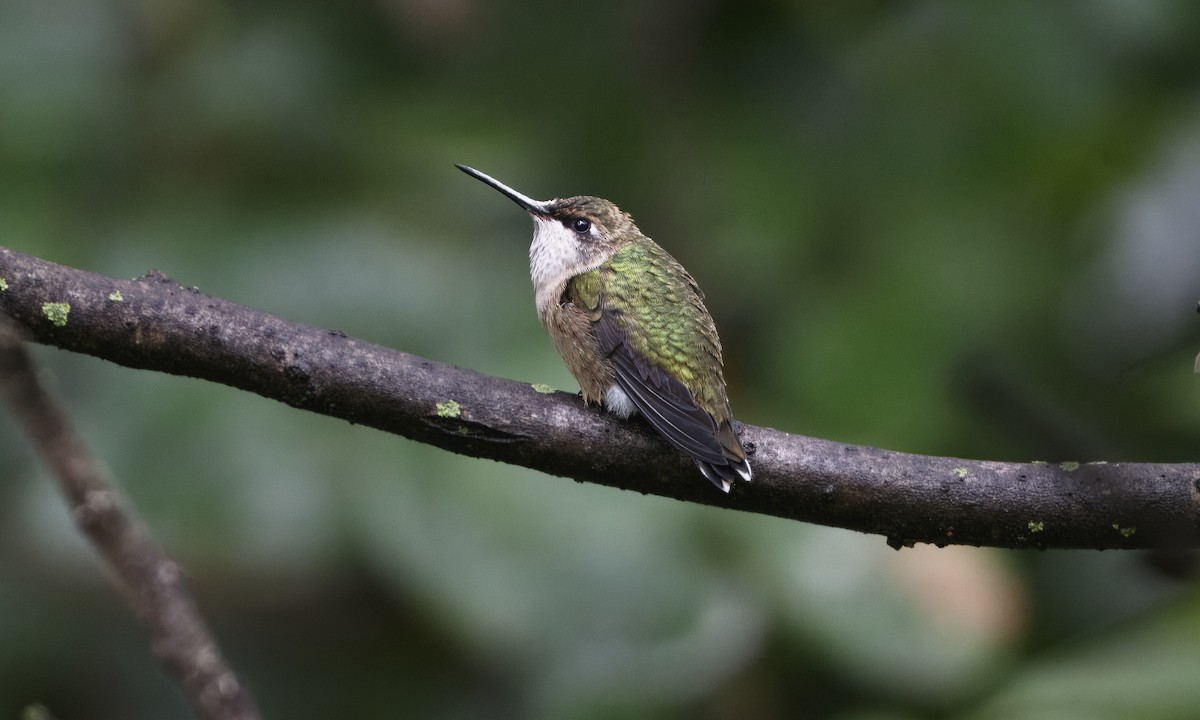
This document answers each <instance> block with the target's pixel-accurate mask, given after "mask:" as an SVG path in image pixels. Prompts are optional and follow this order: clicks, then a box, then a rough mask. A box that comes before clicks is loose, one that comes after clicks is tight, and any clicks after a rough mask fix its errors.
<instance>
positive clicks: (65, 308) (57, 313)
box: [42, 302, 71, 327]
mask: <svg viewBox="0 0 1200 720" xmlns="http://www.w3.org/2000/svg"><path fill="white" fill-rule="evenodd" d="M70 312H71V303H50V302H48V303H42V314H43V315H45V316H46V319H47V320H49V321H50V323H51V324H52V325H54V327H65V326H66V324H67V314H68V313H70Z"/></svg>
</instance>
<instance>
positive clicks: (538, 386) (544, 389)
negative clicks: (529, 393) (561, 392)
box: [529, 383, 554, 395]
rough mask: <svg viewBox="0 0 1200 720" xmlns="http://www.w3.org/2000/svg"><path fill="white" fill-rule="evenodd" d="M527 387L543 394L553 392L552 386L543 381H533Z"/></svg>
mask: <svg viewBox="0 0 1200 720" xmlns="http://www.w3.org/2000/svg"><path fill="white" fill-rule="evenodd" d="M529 387H531V388H533V391H534V392H540V393H541V394H543V395H549V394H550V393H552V392H554V388H552V387H550V386H549V385H547V384H545V383H534V384H532V385H530V386H529Z"/></svg>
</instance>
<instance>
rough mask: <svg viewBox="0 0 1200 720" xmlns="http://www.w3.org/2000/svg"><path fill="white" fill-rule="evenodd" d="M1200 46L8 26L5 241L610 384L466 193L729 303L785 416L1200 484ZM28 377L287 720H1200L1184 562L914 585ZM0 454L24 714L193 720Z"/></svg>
mask: <svg viewBox="0 0 1200 720" xmlns="http://www.w3.org/2000/svg"><path fill="white" fill-rule="evenodd" d="M1197 30H1200V6H1197V5H1195V4H1191V3H1183V2H1166V1H1146V2H1120V1H1117V0H1105V1H1103V2H1094V3H1037V2H1032V1H1022V2H1013V3H978V4H972V3H950V2H909V3H882V2H849V3H820V2H794V1H786V0H751V1H750V2H741V3H735V2H719V1H715V2H702V3H687V2H678V1H677V0H676V1H674V2H672V1H671V0H651V1H650V2H640V3H635V2H618V3H610V4H602V3H599V4H591V5H587V6H585V5H570V4H566V5H564V4H562V3H553V2H548V1H547V0H525V1H524V2H516V3H499V2H487V1H486V0H444V1H442V2H428V1H422V0H376V1H375V2H357V3H340V4H338V3H319V2H303V1H302V2H279V1H276V2H270V1H268V0H256V1H254V2H240V3H226V2H220V1H219V0H172V1H171V2H165V1H159V0H59V1H57V2H53V3H50V2H42V1H41V0H0V238H2V239H0V242H2V243H3V244H5V245H7V246H11V247H13V248H15V249H17V250H20V251H23V252H28V253H32V254H35V255H38V256H41V257H45V258H47V259H50V260H53V261H56V262H61V263H64V264H68V265H73V266H77V267H82V268H86V269H89V270H93V271H97V272H101V273H106V274H111V275H116V276H136V275H140V274H141V273H143V272H145V271H146V270H148V269H150V268H157V269H159V270H161V271H163V272H165V273H166V274H168V275H169V276H171V277H173V278H174V279H176V280H177V281H179V282H180V283H181V284H183V285H187V286H191V285H196V286H199V287H200V288H201V289H203V290H205V291H206V292H209V293H212V294H214V295H217V296H221V297H224V298H228V299H231V300H234V301H237V302H242V303H245V304H249V305H253V306H256V307H260V308H264V309H266V310H269V311H271V312H274V313H277V314H279V315H282V316H284V317H287V318H290V319H293V320H297V321H303V322H308V323H312V324H317V325H323V326H329V327H336V328H339V329H341V330H344V331H346V332H347V333H350V334H352V335H356V336H360V337H364V338H366V339H369V340H372V341H375V342H379V343H383V344H387V345H390V346H393V347H397V348H400V349H403V350H405V351H408V352H412V353H416V354H419V355H424V356H427V357H431V358H434V359H437V360H440V361H445V362H451V363H455V364H459V365H463V366H468V367H472V368H475V369H478V370H480V371H483V372H488V373H492V374H496V375H503V376H508V377H514V378H520V379H522V380H526V381H529V382H538V383H547V384H549V385H553V386H555V387H559V388H565V389H572V390H573V389H574V388H575V385H574V382H573V381H572V380H571V378H570V376H569V375H568V374H567V373H566V371H565V369H564V368H563V367H562V365H561V362H560V361H559V359H558V357H557V356H556V355H555V353H554V350H553V348H552V346H551V345H550V343H549V341H548V340H547V339H546V337H545V335H544V333H543V332H542V330H541V328H540V327H538V325H537V321H536V318H535V315H534V312H533V302H532V290H531V288H530V287H529V281H528V276H527V269H526V259H525V252H526V247H527V242H528V238H529V233H530V228H529V223H528V220H527V219H526V218H525V217H523V216H522V214H521V213H520V212H518V211H516V210H515V209H514V208H513V207H512V206H511V204H510V203H507V202H506V201H504V200H503V199H502V198H499V197H498V196H496V195H495V194H494V193H491V192H488V191H487V190H486V189H484V188H481V187H480V186H479V185H478V183H475V182H472V181H470V180H469V179H467V178H465V177H463V176H462V175H461V174H460V173H458V172H457V171H456V170H455V169H454V167H453V164H452V163H454V162H466V163H470V164H472V165H474V166H476V167H479V168H480V169H483V170H485V171H487V172H489V173H493V174H495V175H496V176H497V177H499V178H501V179H503V180H505V181H506V182H509V183H511V184H513V185H514V186H515V187H517V188H519V189H521V190H522V191H524V192H526V193H528V194H530V195H533V196H535V197H550V196H564V195H570V194H578V193H588V194H596V195H602V196H605V197H608V198H610V199H612V200H613V201H615V202H617V203H618V204H619V205H621V206H622V208H623V209H625V210H627V211H630V212H631V213H632V214H633V215H634V216H635V217H636V218H637V220H638V222H639V225H640V226H641V227H642V229H643V230H645V231H646V232H647V233H648V234H650V235H651V236H653V237H654V238H655V239H656V240H658V241H659V242H660V243H661V244H662V245H663V246H665V247H666V248H667V249H668V250H669V251H671V252H672V253H673V254H674V255H675V256H676V257H677V258H679V259H680V260H681V261H682V262H683V263H684V264H685V265H686V266H687V267H688V268H689V269H690V270H691V271H692V273H693V275H695V276H696V278H697V279H698V281H699V282H700V284H701V286H702V287H703V288H704V289H705V291H706V293H707V296H708V300H709V306H710V308H711V309H712V311H713V314H714V316H715V317H716V320H717V324H718V327H719V328H720V329H721V332H722V337H723V339H724V341H725V345H726V348H727V375H728V377H729V380H730V389H731V396H732V398H733V405H734V410H735V412H736V414H737V415H738V417H739V418H741V419H743V420H745V421H746V422H750V423H754V424H763V425H772V426H776V427H781V428H785V429H787V430H790V431H794V432H800V433H805V434H810V435H817V436H822V437H828V438H833V439H837V440H842V441H846V442H855V443H867V444H871V445H877V446H883V447H888V448H893V449H897V450H907V451H912V452H922V453H935V454H944V455H957V456H970V457H985V458H995V459H1021V460H1027V459H1044V460H1159V461H1172V460H1195V459H1196V447H1197V445H1196V437H1197V428H1198V427H1200V403H1198V402H1197V399H1196V398H1197V378H1196V377H1195V376H1194V375H1193V374H1192V357H1193V356H1194V355H1195V353H1196V351H1197V350H1198V349H1200V330H1198V328H1200V323H1198V321H1197V319H1196V317H1195V315H1194V314H1193V312H1192V311H1193V308H1194V305H1195V301H1196V300H1197V298H1198V296H1200V282H1198V279H1200V237H1197V228H1198V227H1200V204H1198V203H1197V202H1196V197H1197V196H1198V193H1200V171H1198V168H1200V131H1198V130H1197V128H1200V92H1198V91H1200V44H1198V43H1196V40H1195V38H1196V32H1197ZM38 356H39V357H40V358H41V359H42V360H44V361H45V362H46V364H48V365H49V366H51V367H52V369H53V371H54V376H55V378H56V383H57V385H58V386H59V389H60V391H61V392H62V393H63V394H64V395H65V397H66V398H67V400H68V402H69V404H70V406H71V408H72V410H73V412H74V413H75V415H76V417H77V420H78V422H79V423H80V425H81V427H83V428H84V429H85V430H86V432H87V434H88V436H89V439H90V441H91V444H92V446H93V447H94V448H95V449H96V451H97V452H98V453H99V454H100V455H101V456H102V457H104V458H105V459H106V461H107V462H108V464H109V465H110V467H111V468H112V470H113V472H114V474H115V476H116V477H117V478H118V479H119V480H120V482H121V483H122V484H123V485H124V487H126V488H127V490H128V492H129V493H130V495H131V496H132V497H133V498H134V500H135V501H136V502H137V503H138V505H139V506H140V507H141V508H142V510H143V511H144V512H145V513H146V514H147V516H148V518H149V520H150V522H151V524H152V525H153V527H154V528H155V530H156V532H157V533H158V535H159V537H160V539H161V540H162V542H163V543H164V544H165V545H166V546H167V548H168V549H169V551H170V552H171V553H172V554H173V555H174V556H176V557H177V558H178V559H179V560H180V561H181V562H182V563H183V565H184V566H185V567H186V568H187V570H188V571H189V574H190V576H191V578H192V581H193V585H194V586H195V588H196V590H197V592H198V594H199V598H200V603H201V606H202V608H203V610H204V611H205V613H206V614H207V616H208V617H209V618H210V620H211V622H212V624H213V626H214V628H215V630H216V632H217V634H218V636H219V637H220V639H221V641H222V643H223V645H224V647H225V649H226V652H227V654H228V655H229V656H230V657H231V659H232V661H233V663H234V664H235V666H236V667H237V668H238V669H239V670H240V672H241V673H242V674H243V678H244V679H245V680H246V681H247V682H248V683H249V684H250V685H251V686H252V688H253V689H254V691H255V693H256V694H257V697H258V699H259V701H260V704H261V705H262V708H263V710H264V712H265V713H266V715H267V716H269V717H277V718H280V717H287V718H326V717H444V718H458V717H535V718H564V717H566V718H608V717H614V718H615V717H621V718H629V717H635V718H657V717H697V716H698V717H710V718H777V717H778V718H782V717H813V718H822V717H828V718H843V719H846V720H849V719H851V718H859V719H865V718H873V719H875V718H878V719H884V718H888V719H891V718H897V719H898V718H943V717H965V718H973V719H979V720H984V719H988V720H990V719H992V718H1013V717H1021V718H1041V717H1045V718H1055V719H1056V720H1061V719H1063V718H1074V717H1078V718H1089V719H1096V718H1127V717H1139V718H1148V719H1150V720H1159V719H1167V718H1192V717H1195V715H1196V712H1197V710H1196V708H1197V707H1200V683H1197V682H1196V677H1198V676H1200V597H1198V596H1197V592H1196V589H1195V587H1194V586H1193V585H1191V584H1190V583H1188V582H1186V581H1184V580H1182V579H1180V578H1179V577H1178V575H1180V574H1181V573H1182V574H1183V575H1184V576H1186V575H1187V572H1188V570H1189V568H1190V564H1189V563H1190V560H1191V559H1190V558H1182V568H1181V565H1180V562H1178V561H1180V560H1181V559H1180V558H1161V557H1148V556H1145V555H1135V554H1122V553H1105V554H1095V553H1087V552H1045V553H1032V552H1030V553H1000V552H993V551H985V550H977V549H964V548H957V549H954V548H952V549H947V550H942V551H938V550H934V549H931V548H917V549H915V550H904V551H902V552H900V553H895V552H893V551H891V550H890V549H888V548H887V547H886V546H885V544H884V542H883V540H882V539H881V538H877V537H868V536H862V535H855V534H852V533H847V532H841V531H835V530H829V529H826V528H817V527H807V526H802V525H798V524H795V523H786V522H782V521H779V520H775V519H772V518H760V517H751V516H743V515H738V514H734V513H729V512H722V511H718V510H713V509H706V508H698V507H691V506H687V505H682V504H679V503H674V502H670V501H666V500H662V499H657V498H647V497H641V496H638V495H635V494H630V493H620V492H616V491H612V490H608V489H603V488H596V487H591V486H585V485H580V484H576V483H573V482H570V481H564V480H561V479H554V478H548V477H544V476H540V475H537V474H534V473H530V472H528V471H524V470H521V469H518V468H513V467H507V466H502V465H499V464H495V463H491V462H484V461H476V460H469V459H465V458H460V457H456V456H450V455H447V454H445V453H442V452H439V451H436V450H433V449H431V448H428V447H423V446H418V445H415V444H413V443H410V442H407V441H404V440H400V439H397V438H395V437H391V436H385V435H383V434H381V433H378V432H375V431H372V430H368V429H364V428H361V427H354V426H349V425H346V424H344V423H339V422H335V421H333V420H330V419H327V418H322V417H316V416H310V415H305V414H302V413H298V412H296V411H294V410H291V409H289V408H286V407H284V406H281V405H276V404H274V403H271V402H269V401H265V400H263V399H261V398H258V397H252V396H248V395H245V394H242V393H238V392H235V391H232V390H229V389H227V388H223V387H217V386H213V385H207V384H203V383H200V382H197V381H192V380H188V379H183V378H174V377H165V376H161V375H157V374H153V373H146V372H137V371H132V370H126V369H122V368H118V367H115V366H112V365H109V364H106V363H103V362H101V361H97V360H94V359H90V358H84V357H77V356H71V355H68V354H66V353H62V352H59V351H54V350H49V349H39V351H38ZM0 458H2V459H3V465H2V466H3V468H4V469H5V471H6V472H5V473H4V475H5V480H6V482H4V483H3V484H2V485H0V494H2V495H3V502H2V503H0V508H3V509H2V510H0V514H2V516H0V717H17V716H18V715H19V714H20V713H21V712H22V709H23V708H26V707H29V706H30V705H32V704H35V703H41V704H43V705H45V707H46V709H47V710H48V711H49V712H50V713H52V714H53V715H54V716H56V717H59V718H63V719H64V720H66V719H68V718H85V717H97V718H99V717H122V718H134V719H136V718H162V717H181V716H185V715H186V709H185V706H184V704H183V702H182V700H181V698H180V697H179V696H178V694H177V693H176V692H175V691H174V689H173V688H171V686H170V685H169V683H168V682H167V681H166V680H165V679H164V678H163V677H162V676H161V675H160V674H159V672H158V671H157V670H156V668H155V667H154V663H153V661H152V659H151V657H150V654H149V651H148V648H147V647H146V642H145V637H144V634H143V633H142V632H141V631H140V630H139V629H138V628H137V626H136V625H135V623H134V621H133V620H132V619H131V617H130V613H129V611H128V610H127V609H126V608H125V607H124V606H123V605H122V603H121V601H120V598H119V597H117V596H116V594H115V593H114V592H113V591H112V589H111V587H110V586H109V585H108V583H107V582H106V578H105V577H104V575H103V573H102V572H101V571H100V570H99V569H98V568H97V566H96V562H95V561H94V559H93V557H92V556H91V554H90V553H89V551H88V550H87V548H86V547H85V546H84V545H83V543H82V541H81V540H80V539H78V538H77V537H76V535H75V534H74V532H73V531H72V528H71V526H70V523H69V519H68V517H67V516H66V512H65V510H64V509H63V506H62V503H61V502H60V501H59V500H58V498H57V497H55V495H54V493H53V491H52V489H51V486H50V484H49V483H48V482H46V478H45V477H44V471H43V470H42V469H41V468H40V467H39V466H38V465H37V464H36V463H35V462H34V460H33V459H32V458H31V457H30V454H29V453H28V451H27V450H26V448H25V445H24V441H23V439H22V438H21V436H20V435H19V433H18V432H17V430H16V428H15V427H14V426H13V424H12V422H11V420H10V419H9V418H7V417H6V416H3V417H2V419H0ZM697 482H701V480H700V479H699V478H698V479H697ZM1152 560H1158V561H1162V562H1151V561H1152ZM1168 561H1170V562H1168ZM1167 565H1170V566H1171V567H1173V568H1174V569H1175V570H1177V571H1178V572H1176V573H1174V574H1173V575H1172V574H1168V573H1166V572H1164V570H1163V568H1164V567H1165V566H1167Z"/></svg>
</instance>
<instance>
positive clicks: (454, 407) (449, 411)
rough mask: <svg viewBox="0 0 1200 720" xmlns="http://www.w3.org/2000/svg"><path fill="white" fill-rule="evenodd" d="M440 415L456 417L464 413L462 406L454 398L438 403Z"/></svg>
mask: <svg viewBox="0 0 1200 720" xmlns="http://www.w3.org/2000/svg"><path fill="white" fill-rule="evenodd" d="M437 414H438V417H443V418H456V417H458V416H460V415H462V407H460V406H459V404H458V403H456V402H454V401H453V400H447V401H445V402H440V403H438V404H437Z"/></svg>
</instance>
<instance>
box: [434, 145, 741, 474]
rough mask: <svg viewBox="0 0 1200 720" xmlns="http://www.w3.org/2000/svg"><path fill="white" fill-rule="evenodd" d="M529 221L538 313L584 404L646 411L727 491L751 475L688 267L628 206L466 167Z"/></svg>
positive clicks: (621, 413) (714, 341)
mask: <svg viewBox="0 0 1200 720" xmlns="http://www.w3.org/2000/svg"><path fill="white" fill-rule="evenodd" d="M456 167H458V169H459V170H462V171H463V172H465V173H466V174H468V175H470V176H472V177H474V178H476V179H477V180H480V181H482V182H484V183H486V184H488V185H490V186H492V187H493V188H495V189H496V190H498V191H500V192H501V193H503V194H504V195H505V196H507V197H508V198H509V199H510V200H512V201H513V202H515V203H516V204H517V205H519V206H520V207H521V208H522V209H524V210H525V211H526V212H528V213H529V215H530V216H531V217H532V218H533V242H532V244H531V245H530V246H529V275H530V278H531V279H532V280H533V287H534V293H535V298H536V303H537V314H538V320H540V321H541V324H542V327H544V328H546V331H547V332H548V333H549V334H550V337H551V339H552V340H553V341H554V347H555V348H556V349H557V350H558V353H559V354H560V355H562V358H563V361H564V362H565V363H566V365H567V369H568V370H570V372H571V374H572V375H574V376H575V379H576V380H578V381H579V389H580V390H581V392H582V394H583V401H584V403H585V404H589V403H593V402H594V403H597V404H599V405H601V406H602V407H603V408H604V409H605V410H607V411H609V412H611V413H613V414H614V415H617V416H618V417H621V418H629V417H631V416H633V415H635V414H638V413H640V414H641V415H642V416H644V417H645V418H646V420H647V421H648V422H649V423H650V425H651V427H653V428H654V429H655V430H657V431H658V433H659V434H660V435H662V436H663V438H665V439H666V440H667V442H669V443H670V444H672V445H674V446H675V447H676V448H678V449H679V450H681V451H683V453H684V454H685V455H687V456H689V457H690V458H691V459H692V460H693V461H694V462H695V463H696V466H697V467H698V468H699V469H700V472H701V473H702V474H703V475H704V477H706V478H708V480H709V481H711V482H712V483H713V485H715V486H717V488H719V489H720V490H723V491H724V492H729V489H730V487H731V486H732V485H733V483H734V481H736V480H739V479H740V480H743V481H745V482H749V481H750V475H751V473H750V462H749V460H747V458H746V451H745V450H744V449H743V448H742V443H741V440H739V439H738V436H737V433H736V432H734V429H733V414H732V413H731V412H730V409H729V398H728V396H727V394H726V391H725V377H724V375H723V374H722V371H721V364H722V362H721V340H720V338H718V337H717V328H716V325H715V324H714V323H713V320H712V316H711V315H709V313H708V309H707V308H705V307H704V295H703V293H701V292H700V288H699V286H697V285H696V281H695V280H693V279H692V276H691V275H689V274H688V272H687V270H685V269H684V268H683V266H682V265H680V264H679V263H678V262H676V260H675V258H673V257H671V256H670V255H669V254H668V253H667V251H666V250H663V249H662V248H661V247H659V246H658V244H657V243H655V242H654V241H653V240H651V239H650V238H648V237H646V236H645V235H644V234H642V231H641V230H639V229H638V227H637V225H635V224H634V223H633V218H631V217H630V216H629V215H628V214H627V213H625V212H622V211H621V209H620V208H618V207H617V206H616V205H614V204H613V203H611V202H609V201H608V200H605V199H603V198H598V197H592V196H590V195H578V196H575V197H568V198H555V199H553V200H534V199H533V198H530V197H528V196H527V195H523V194H521V193H519V192H517V191H516V190H514V189H512V188H511V187H509V186H507V185H505V184H504V183H502V182H500V181H499V180H496V179H495V178H493V177H491V176H490V175H486V174H484V173H482V172H479V171H478V170H476V169H474V168H470V167H467V166H466V165H456Z"/></svg>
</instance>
